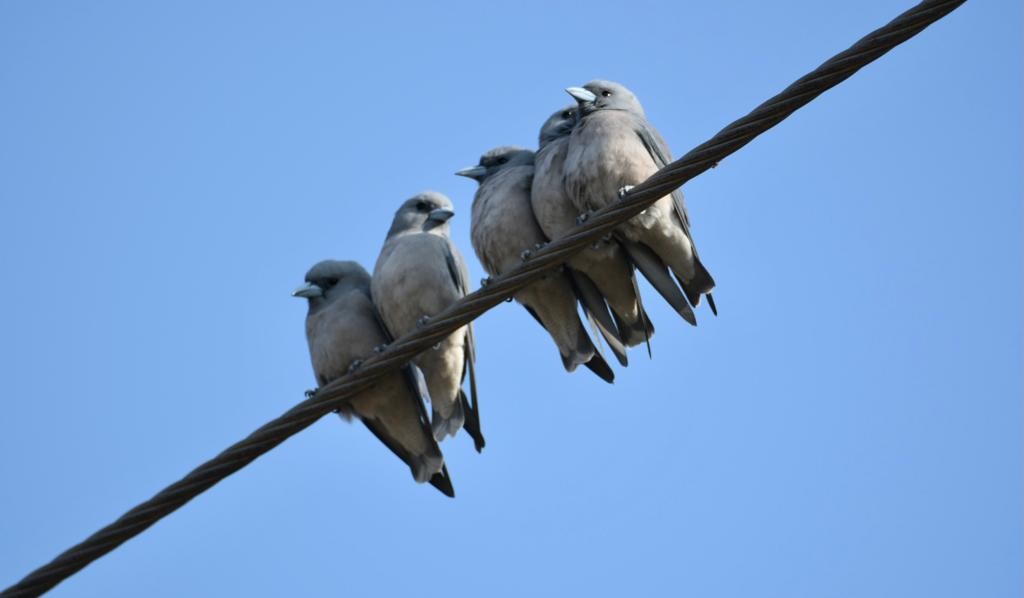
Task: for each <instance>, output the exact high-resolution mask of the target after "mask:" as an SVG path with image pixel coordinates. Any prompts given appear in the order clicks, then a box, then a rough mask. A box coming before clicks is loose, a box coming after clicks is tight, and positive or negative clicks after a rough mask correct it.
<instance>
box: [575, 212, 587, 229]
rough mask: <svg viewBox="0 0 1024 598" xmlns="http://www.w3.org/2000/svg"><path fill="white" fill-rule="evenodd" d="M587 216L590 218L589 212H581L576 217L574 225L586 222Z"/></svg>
mask: <svg viewBox="0 0 1024 598" xmlns="http://www.w3.org/2000/svg"><path fill="white" fill-rule="evenodd" d="M588 218H590V212H583V213H582V214H580V215H579V216H577V217H576V226H580V225H581V224H583V223H584V222H586V221H587V219H588Z"/></svg>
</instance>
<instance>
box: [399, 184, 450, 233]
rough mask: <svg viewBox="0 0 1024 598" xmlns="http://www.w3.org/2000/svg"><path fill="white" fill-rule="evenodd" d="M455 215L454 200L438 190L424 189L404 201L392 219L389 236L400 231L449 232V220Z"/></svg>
mask: <svg viewBox="0 0 1024 598" xmlns="http://www.w3.org/2000/svg"><path fill="white" fill-rule="evenodd" d="M454 215H455V206H453V205H452V201H451V200H450V199H448V198H447V197H445V196H444V195H443V194H441V193H438V192H436V191H424V192H423V193H418V194H416V195H414V196H412V197H410V198H409V199H407V200H405V201H404V202H402V205H401V206H400V207H399V208H398V211H397V212H395V219H394V220H392V221H391V230H389V231H388V238H391V237H392V236H393V235H396V234H398V233H404V232H409V231H414V232H421V231H422V232H428V231H434V232H440V233H442V234H446V233H447V232H448V220H449V219H451V217H452V216H454Z"/></svg>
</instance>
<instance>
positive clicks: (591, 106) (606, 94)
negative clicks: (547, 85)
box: [565, 79, 644, 118]
mask: <svg viewBox="0 0 1024 598" xmlns="http://www.w3.org/2000/svg"><path fill="white" fill-rule="evenodd" d="M565 91H566V92H567V93H568V94H569V95H571V96H572V97H573V99H575V100H576V103H577V104H578V105H579V107H580V117H581V118H582V117H585V116H587V115H588V114H593V113H594V112H597V111H598V110H623V111H625V112H629V113H632V114H635V115H637V116H641V117H642V116H644V108H643V106H641V105H640V100H638V99H636V96H635V95H634V94H633V92H632V91H630V90H629V89H628V88H626V86H625V85H622V84H621V83H616V82H614V81H602V80H600V79H595V80H594V81H591V82H590V83H587V84H586V85H584V86H583V87H569V88H567V89H566V90H565Z"/></svg>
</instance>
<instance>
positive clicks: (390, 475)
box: [0, 0, 1024, 597]
mask: <svg viewBox="0 0 1024 598" xmlns="http://www.w3.org/2000/svg"><path fill="white" fill-rule="evenodd" d="M910 5H911V3H910V2H896V1H878V2H871V3H839V2H812V1H809V0H808V1H801V0H783V1H781V2H774V3H760V2H717V3H687V5H680V4H678V3H668V2H666V3H656V2H643V1H639V2H630V3H625V4H622V3H608V4H603V3H600V2H595V3H586V4H582V3H572V4H558V5H553V4H549V3H526V4H522V5H520V6H518V7H517V8H515V9H511V8H504V9H501V8H497V7H495V6H493V5H485V4H480V3H456V4H446V5H444V6H436V5H431V6H427V5H421V6H415V7H407V6H399V5H390V6H389V5H383V4H377V5H373V6H370V5H369V4H366V5H362V6H355V5H349V6H344V5H342V4H341V3H331V2H300V3H285V2H261V3H249V2H220V3H200V2H175V3H135V2H91V3H72V2H63V3H56V2H51V3H43V2H25V1H22V2H5V3H3V4H0V89H2V90H3V93H2V94H0V131H2V133H0V164H2V165H3V166H2V176H0V253H2V255H3V256H4V257H3V259H2V260H0V280H2V281H3V292H2V293H0V377H2V379H3V381H4V384H3V388H4V393H3V395H2V397H0V400H2V401H3V413H4V416H3V419H2V422H3V433H2V434H0V479H2V480H3V483H2V484H0V587H5V586H7V585H9V584H10V583H13V582H15V581H16V580H17V579H19V578H20V577H21V576H22V575H24V574H25V573H27V572H28V571H29V570H31V569H32V568H34V567H36V566H38V565H41V564H42V563H44V562H45V561H47V560H49V559H50V558H52V557H53V556H55V555H56V554H57V553H59V552H60V551H62V550H63V549H65V548H67V547H68V546H70V545H71V544H73V543H75V542H77V541H79V540H81V539H83V538H84V537H85V536H87V535H88V534H90V533H92V532H93V531H95V530H96V529H98V528H99V527H101V526H102V525H104V524H106V523H108V522H110V521H111V520H113V519H114V518H116V517H117V516H118V515H120V514H121V513H122V512H123V511H125V510H126V509H128V508H130V507H131V506H133V505H134V504H136V503H137V502H139V501H141V500H143V499H145V498H148V497H149V496H151V495H152V494H153V493H154V492H156V491H157V490H159V489H161V488H162V487H163V486H164V485H166V484H168V483H170V482H172V481H174V480H176V479H177V478H178V477H180V476H181V475H183V474H184V473H186V472H187V471H188V470H189V469H190V468H192V467H193V466H195V465H197V464H198V463H199V462H201V461H202V460H204V459H207V458H209V457H211V456H213V455H214V454H216V453H217V452H218V451H219V450H221V449H222V448H224V447H226V446H227V445H228V444H230V443H232V442H234V441H236V440H238V439H240V438H241V437H243V436H244V435H246V434H247V433H249V432H250V431H251V430H253V429H255V428H256V427H257V426H259V425H260V424H262V423H264V422H265V421H267V420H269V419H271V418H272V417H275V416H277V415H278V414H280V413H281V412H283V411H285V410H286V409H288V408H289V407H290V406H291V405H292V404H294V403H296V402H298V401H299V400H301V399H302V398H303V397H302V391H303V390H305V389H306V388H309V387H311V386H312V385H313V378H312V373H311V368H310V365H309V362H308V356H307V353H306V347H305V339H304V338H303V327H302V321H303V318H304V315H305V306H304V305H303V303H302V302H301V301H297V300H295V299H292V298H291V297H289V291H290V290H291V289H292V288H293V287H294V286H295V285H296V284H298V283H299V282H301V280H302V276H303V273H304V272H305V270H306V269H307V267H308V266H309V265H311V264H312V263H313V262H316V261H317V260H319V259H322V258H327V257H335V258H347V259H356V260H359V261H360V262H362V263H363V264H364V265H366V266H367V267H372V264H373V262H374V260H375V259H376V255H377V252H378V250H379V248H380V244H381V242H382V240H383V236H384V233H385V231H386V229H387V226H388V224H389V222H390V219H391V215H392V213H393V211H394V209H395V208H396V207H397V206H398V204H399V203H400V202H401V201H402V200H404V199H405V198H407V197H409V196H411V195H413V194H415V193H416V192H419V191H421V190H424V189H435V190H439V191H442V192H444V193H446V194H448V195H449V196H450V197H451V198H452V199H453V201H454V203H455V206H456V210H457V216H456V217H455V219H454V220H453V221H452V224H453V227H454V233H455V238H456V241H457V242H458V243H459V245H460V246H461V247H462V249H463V251H464V253H465V254H466V255H467V257H468V258H469V259H468V261H469V262H470V269H471V273H472V279H473V280H474V281H475V280H479V279H480V278H481V277H482V276H483V272H482V269H481V268H480V266H479V264H478V262H477V261H476V259H475V257H474V256H473V254H472V250H471V248H470V246H469V235H468V231H469V206H470V202H471V199H472V194H473V191H474V186H473V184H472V182H471V181H467V180H464V179H459V178H457V177H455V176H453V175H452V172H454V171H455V170H456V169H458V168H459V167H462V166H465V165H468V164H471V163H474V162H475V161H476V159H477V157H478V156H479V154H480V153H481V152H483V151H484V150H486V149H489V148H490V147H493V146H496V145H501V144H508V143H514V144H520V145H527V146H532V145H533V144H534V143H535V139H536V134H537V130H538V128H539V126H540V124H541V123H542V122H543V120H544V118H546V117H547V115H548V114H550V113H551V112H552V111H554V110H555V109H557V108H558V107H560V106H562V105H564V104H566V103H567V102H568V100H569V98H568V96H567V95H566V94H565V93H564V92H563V91H562V90H563V89H564V88H565V87H566V86H570V85H579V84H582V83H584V82H586V81H588V80H590V79H593V78H597V77H601V78H608V79H614V80H618V81H621V82H623V83H625V84H627V85H628V86H630V87H631V88H632V89H633V90H634V91H635V92H636V93H637V95H638V96H639V98H640V99H641V101H642V102H643V103H644V105H645V107H646V109H647V113H648V116H649V117H650V118H651V120H652V122H654V123H655V125H656V126H657V127H658V128H659V129H660V131H661V132H662V134H663V135H664V137H665V138H666V139H667V140H668V142H669V144H670V145H671V146H672V148H673V149H674V151H675V153H676V154H677V155H680V154H682V153H684V152H685V151H686V150H687V149H689V148H690V147H692V146H694V145H696V144H698V143H700V142H701V141H703V140H705V139H706V138H708V137H710V136H711V135H712V134H714V133H715V132H716V131H718V130H719V129H720V128H721V127H722V126H724V125H726V124H727V123H729V122H731V121H732V120H733V119H735V118H737V117H739V116H741V115H743V114H745V113H746V112H747V111H749V110H750V109H751V108H753V107H754V106H755V105H757V104H758V103H760V102H761V101H762V100H764V99H766V98H768V97H769V96H771V95H773V94H775V93H776V92H778V91H779V90H781V89H782V88H783V87H784V86H785V85H787V84H789V83H790V82H791V81H792V80H794V79H795V78H797V77H798V76H800V75H802V74H804V73H805V72H807V71H808V70H810V69H811V68H813V67H815V66H817V65H818V64H819V63H820V62H822V61H823V60H825V59H827V58H828V57H829V56H831V55H832V54H834V53H836V52H837V51H839V50H842V49H844V48H846V47H847V46H848V45H849V44H850V43H852V42H853V41H855V40H856V39H858V38H859V37H860V36H862V35H863V34H865V33H867V32H868V31H870V30H872V29H874V28H875V27H877V26H879V25H881V24H883V23H885V22H887V21H888V20H889V19H890V18H891V17H893V16H895V15H896V14H898V13H900V12H902V11H903V10H905V9H906V8H909V6H910ZM1020 23H1021V7H1020V4H1019V3H1017V2H1010V1H1005V0H1000V1H991V2H978V1H976V2H969V3H967V5H965V6H964V7H962V8H960V9H958V10H957V11H955V12H954V13H953V14H952V15H950V16H949V17H947V18H946V19H945V20H943V21H941V22H940V23H938V24H936V25H934V26H933V27H931V28H930V29H928V30H926V31H925V32H924V33H923V34H921V35H920V36H918V37H917V38H915V39H913V40H911V41H910V42H908V43H907V44H905V45H903V46H901V47H899V48H897V49H896V50H894V51H893V52H892V53H890V54H889V55H888V56H886V57H884V58H882V59H881V60H880V61H879V62H877V63H875V64H873V65H871V66H869V67H868V68H867V69H866V70H864V71H862V72H861V73H858V74H857V75H856V76H855V77H854V78H853V79H851V80H850V81H848V82H846V83H844V84H843V85H841V86H840V87H839V88H837V89H835V90H833V91H830V92H828V93H827V94H825V95H824V96H822V97H821V98H819V99H818V100H816V101H815V102H814V103H812V104H811V105H810V106H808V107H807V108H805V109H803V110H801V111H800V112H798V113H797V114H796V115H794V116H793V117H791V118H790V119H789V120H788V121H786V122H784V123H783V124H781V125H780V126H778V127H777V128H775V129H774V130H772V131H770V132H768V133H767V134H765V135H764V136H762V137H761V138H759V139H758V140H756V141H755V142H754V143H752V144H751V145H750V146H748V147H746V148H744V149H743V150H741V151H740V152H739V153H738V154H736V155H735V156H733V157H731V158H729V159H727V160H725V161H724V162H723V163H722V164H721V165H720V166H719V167H718V168H717V169H715V170H713V171H711V172H708V173H706V174H704V175H702V176H701V177H699V178H698V179H696V180H694V181H692V182H691V183H689V184H688V185H687V186H686V188H685V190H686V193H687V197H688V202H689V205H690V213H691V216H692V219H693V221H694V234H695V236H696V238H697V241H698V243H699V245H700V248H701V253H702V255H703V256H704V258H705V261H706V263H707V265H708V266H709V268H710V269H711V271H712V273H713V274H714V275H715V278H716V280H717V282H718V288H717V289H716V293H715V296H716V299H717V301H718V306H719V311H720V314H721V315H720V316H719V317H718V318H717V319H716V318H713V317H711V316H710V314H709V313H708V312H707V311H706V309H702V310H701V311H700V312H699V313H698V317H699V318H700V326H699V327H698V328H690V327H689V326H686V325H685V324H684V323H682V321H681V320H680V319H679V318H678V317H677V316H675V315H674V314H673V313H672V312H671V311H670V310H669V309H668V308H667V307H666V306H665V305H663V304H662V303H661V301H660V300H659V299H658V298H657V297H656V295H654V294H653V293H651V292H649V293H648V296H649V299H648V301H647V303H648V306H649V309H650V312H651V317H652V319H653V320H654V322H655V324H656V325H657V327H658V333H657V335H656V337H655V339H654V347H653V348H654V359H653V360H650V361H649V360H648V359H647V358H646V356H645V355H644V354H643V353H642V352H641V351H635V352H634V353H632V354H631V364H630V367H629V368H628V369H625V370H623V369H619V370H618V373H617V374H618V377H617V379H616V382H615V384H614V386H608V385H605V384H604V383H602V382H600V381H599V380H598V379H597V378H596V377H594V376H591V375H589V374H588V373H587V372H586V371H585V370H582V369H581V370H580V371H579V372H577V373H575V374H572V375H569V374H566V373H564V372H563V371H562V368H561V365H560V363H559V360H558V358H557V355H556V352H555V349H554V348H553V346H552V345H551V343H550V341H549V340H548V339H547V338H546V336H545V335H544V333H543V332H542V331H541V329H540V328H539V327H537V326H536V325H535V324H534V323H533V322H532V320H531V319H530V318H529V316H528V315H527V314H526V312H525V311H523V310H522V309H519V308H517V307H514V306H512V305H508V304H502V305H500V306H498V307H497V308H496V309H495V310H493V311H491V312H489V313H487V314H486V315H484V316H483V317H482V318H481V319H480V320H479V321H478V323H477V336H478V344H479V366H478V367H479V373H480V380H481V381H480V387H481V395H482V398H481V401H482V406H483V407H482V411H483V415H484V418H485V419H484V426H485V431H486V433H487V437H488V440H489V444H488V447H487V449H486V450H485V452H484V454H483V455H477V454H475V453H474V452H473V451H472V447H471V443H470V442H469V440H468V439H467V438H466V437H464V436H460V437H458V438H456V439H454V440H453V441H449V442H448V443H446V444H445V445H444V447H443V448H444V449H445V453H446V456H447V460H448V463H449V467H450V469H451V472H452V476H453V479H454V483H455V487H456V491H457V493H458V497H457V498H456V499H455V500H448V499H445V498H444V497H442V496H441V495H440V494H438V493H436V492H435V491H433V490H432V489H431V488H429V487H425V486H418V485H416V484H414V483H413V482H412V480H411V478H410V476H409V474H408V471H407V469H406V468H405V467H404V466H402V464H401V463H400V462H398V461H397V460H396V459H394V457H392V456H391V455H390V454H389V453H388V452H387V451H386V450H385V449H384V448H383V447H382V446H380V445H379V444H378V443H377V442H376V440H375V439H373V438H372V437H371V435H370V434H369V433H367V432H366V431H365V430H364V429H362V427H357V426H351V425H346V424H344V423H342V422H341V421H339V420H338V419H337V418H335V417H328V418H325V419H323V420H322V421H320V422H318V423H317V424H315V425H314V426H312V427H311V428H310V429H308V430H307V431H305V432H303V433H302V434H300V435H298V436H296V437H294V438H292V439H291V440H289V441H287V442H286V443H284V444H283V445H282V446H280V447H279V448H277V449H276V450H275V451H273V452H271V453H270V454H268V455H266V456H265V457H262V458H261V459H259V460H258V461H256V462H255V463H254V464H252V465H251V466H250V467H248V468H246V469H244V470H243V471H241V472H240V473H238V474H236V475H234V476H232V477H230V478H229V479H227V480H226V481H224V482H223V483H221V484H219V485H218V486H216V487H215V488H213V489H212V490H210V491H208V492H207V493H206V494H204V495H202V496H200V497H199V498H198V499H196V500H195V501H193V502H192V503H191V504H189V505H187V506H186V507H184V508H183V509H181V510H180V511H179V512H177V513H175V514H173V515H171V516H170V517H168V518H167V519H165V520H164V521H162V522H160V523H159V524H157V525H156V526H155V527H153V528H152V529H150V530H149V531H147V532H145V533H144V534H142V535H141V536H139V537H138V538H136V539H133V540H131V541H130V542H128V543H127V544H126V545H124V546H122V547H121V548H120V549H118V550H117V551H115V552H114V553H112V554H110V555H108V556H106V557H104V558H103V559H101V560H100V561H98V562H96V563H94V564H93V565H91V566H90V567H88V568H87V569H85V570H84V571H82V572H81V573H79V574H78V575H76V576H75V577H74V578H72V579H71V580H69V581H67V582H66V583H64V584H63V585H61V586H59V587H58V588H57V589H56V590H55V591H54V592H53V595H55V596H99V595H104V596H139V595H146V596H181V595H207V596H218V595H252V596H281V595H310V596H335V595H350V596H358V595H367V594H370V593H373V594H375V595H408V594H409V593H411V592H417V593H418V594H421V595H426V596H433V595H437V596H441V595H444V596H470V595H488V596H491V595H493V596H519V595H524V594H529V595H542V596H544V595H560V594H564V593H571V594H577V595H580V594H584V593H586V594H588V595H594V596H602V595H623V594H626V593H629V594H631V595H632V594H641V595H643V594H647V595H652V594H653V595H669V594H671V595H687V596H691V595H692V596H723V597H733V596H735V597H739V596H750V595H758V596H779V597H796V596H808V597H811V596H813V597H846V596H849V597H855V596H856V597H860V596H929V597H946V596H949V597H952V596H986V597H997V596H998V597H1004V596H1005V597H1010V596H1019V595H1020V594H1021V591H1022V585H1024V583H1022V571H1021V563H1022V562H1024V554H1022V528H1024V524H1022V512H1021V507H1020V505H1021V502H1022V470H1024V467H1022V453H1024V451H1022V442H1021V422H1022V412H1021V411H1022V409H1021V395H1022V385H1021V363H1022V354H1021V338H1022V326H1021V324H1022V322H1021V305H1022V289H1021V276H1022V263H1021V253H1022V252H1021V216H1022V214H1021V194H1022V185H1021V163H1022V155H1021V130H1022V128H1021V125H1022V123H1021V105H1022V98H1021V55H1022V48H1021V30H1020Z"/></svg>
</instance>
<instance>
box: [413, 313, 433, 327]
mask: <svg viewBox="0 0 1024 598" xmlns="http://www.w3.org/2000/svg"><path fill="white" fill-rule="evenodd" d="M429 323H430V316H423V317H422V318H420V319H418V320H416V327H417V328H423V327H424V326H426V325H427V324H429Z"/></svg>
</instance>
